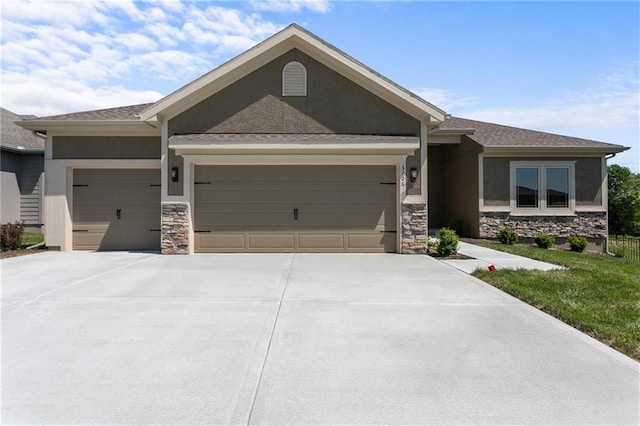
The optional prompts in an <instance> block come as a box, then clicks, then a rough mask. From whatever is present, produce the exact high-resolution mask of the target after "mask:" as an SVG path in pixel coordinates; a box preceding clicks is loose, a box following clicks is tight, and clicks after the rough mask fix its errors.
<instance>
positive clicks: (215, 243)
mask: <svg viewBox="0 0 640 426" xmlns="http://www.w3.org/2000/svg"><path fill="white" fill-rule="evenodd" d="M244 240H245V234H244V232H242V233H237V232H236V233H232V232H222V233H219V234H209V233H197V234H196V243H195V249H196V251H199V252H204V253H207V252H208V253H215V252H233V251H244V249H245V241H244Z"/></svg>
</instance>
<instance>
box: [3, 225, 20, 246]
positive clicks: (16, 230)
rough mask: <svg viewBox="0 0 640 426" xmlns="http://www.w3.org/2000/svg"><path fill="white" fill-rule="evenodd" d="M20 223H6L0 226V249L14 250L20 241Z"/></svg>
mask: <svg viewBox="0 0 640 426" xmlns="http://www.w3.org/2000/svg"><path fill="white" fill-rule="evenodd" d="M23 231H24V225H23V224H22V223H19V222H16V223H7V224H6V225H2V226H0V251H9V250H16V249H18V248H19V247H20V243H21V242H22V232H23Z"/></svg>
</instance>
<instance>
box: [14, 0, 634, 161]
mask: <svg viewBox="0 0 640 426" xmlns="http://www.w3.org/2000/svg"><path fill="white" fill-rule="evenodd" d="M1 12H2V99H1V104H2V106H3V107H4V108H7V109H10V110H12V111H14V112H16V113H20V114H36V115H40V116H44V115H50V114H58V113H64V112H72V111H82V110H87V109H97V108H107V107H113V106H122V105H130V104H135V103H142V102H153V101H155V100H157V99H159V98H160V97H162V96H165V95H167V94H169V93H171V92H172V91H174V90H176V89H177V88H179V87H181V86H183V85H184V84H187V83H188V82H190V81H192V80H193V79H195V78H197V77H199V76H200V75H202V74H204V73H206V72H207V71H209V70H210V69H212V68H214V67H216V66H217V65H220V64H221V63H223V62H225V61H227V60H228V59H230V58H232V57H233V56H235V55H237V54H239V53H241V52H243V51H244V50H246V49H248V48H249V47H251V46H253V45H255V44H256V43H258V42H260V41H262V40H264V39H265V38H267V37H269V36H270V35H272V34H274V33H275V32H277V31H279V30H280V29H282V28H284V27H285V26H287V25H288V24H290V23H292V22H296V23H298V24H300V25H302V26H304V27H305V28H307V29H308V30H310V31H311V32H313V33H315V34H316V35H318V36H320V37H321V38H323V39H325V40H326V41H327V42H329V43H331V44H333V45H335V46H336V47H338V48H339V49H341V50H343V51H344V52H346V53H348V54H349V55H351V56H353V57H355V58H356V59H358V60H359V61H361V62H363V63H364V64H366V65H368V66H370V67H371V68H373V69H375V70H376V71H378V72H380V73H382V74H383V75H385V76H387V77H388V78H390V79H392V80H394V81H395V82H396V83H398V84H400V85H402V86H404V87H406V88H407V89H409V90H412V91H414V92H415V93H417V94H419V95H421V96H422V97H424V98H425V99H427V100H429V101H430V102H432V103H434V104H436V105H438V106H439V107H441V108H443V109H445V110H446V111H447V112H449V113H451V114H453V115H455V116H460V117H465V118H471V119H478V120H483V121H490V122H496V123H501V124H507V125H513V126H517V127H525V128H530V129H536V130H543V131H549V132H553V133H560V134H567V135H571V136H578V137H584V138H589V139H595V140H601V141H605V142H612V143H618V144H622V145H626V146H631V147H632V149H631V150H630V151H627V152H625V153H623V154H618V156H617V157H615V158H614V159H613V160H612V162H614V163H618V164H621V165H624V166H627V167H629V168H631V169H632V170H633V171H635V172H640V147H639V142H638V140H639V138H640V135H639V132H640V106H639V98H640V86H639V85H640V83H639V80H640V78H639V74H640V71H639V70H640V45H639V40H640V6H639V3H638V2H635V1H626V2H444V1H442V2H412V1H397V2H384V1H373V2H364V1H360V2H341V1H340V2H330V1H325V0H318V1H313V0H285V1H281V0H273V1H246V2H229V1H225V2H210V1H189V0H181V1H179V0H166V1H164V0H153V1H151V0H150V1H141V2H137V1H132V0H106V1H104V0H77V1H65V0H56V1H43V0H31V1H29V0H3V1H2V6H1Z"/></svg>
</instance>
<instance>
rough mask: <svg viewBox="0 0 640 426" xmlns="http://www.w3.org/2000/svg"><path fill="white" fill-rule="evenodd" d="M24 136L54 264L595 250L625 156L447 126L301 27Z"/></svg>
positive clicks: (556, 139) (458, 123) (37, 122)
mask: <svg viewBox="0 0 640 426" xmlns="http://www.w3.org/2000/svg"><path fill="white" fill-rule="evenodd" d="M20 125H21V126H23V127H24V128H26V129H30V130H37V131H40V132H46V134H47V145H46V165H47V168H46V169H47V173H46V217H45V224H46V225H47V226H46V227H45V229H46V232H45V240H46V244H47V245H48V246H49V247H57V248H60V249H62V250H93V249H126V250H138V249H140V250H141V249H161V250H162V252H163V253H193V252H401V253H424V251H425V246H426V240H427V230H428V228H434V227H439V226H444V225H449V224H451V223H452V222H454V221H456V223H457V224H461V225H462V228H463V231H464V233H465V234H467V235H471V236H481V237H493V236H495V235H496V233H497V232H498V230H499V229H500V228H501V227H504V226H510V227H513V228H515V229H517V230H518V232H519V233H520V234H521V235H526V236H533V235H534V234H536V233H538V232H547V233H550V234H553V235H556V236H559V237H564V236H567V235H570V234H581V235H585V236H587V237H589V238H590V239H591V240H592V241H593V242H595V243H598V242H600V241H602V239H603V238H604V237H605V236H606V235H607V223H606V222H607V194H606V188H607V183H606V157H605V156H606V155H609V154H615V153H617V152H621V151H623V150H625V149H626V148H624V147H622V146H620V145H612V144H605V143H601V142H594V141H588V140H582V139H577V138H569V137H564V136H557V135H551V134H546V133H540V132H534V131H529V130H523V129H516V128H511V127H506V126H500V125H495V124H488V123H482V122H478V121H471V120H465V119H462V118H455V117H450V116H449V115H447V114H446V113H445V112H444V111H443V110H442V109H440V108H438V107H436V106H434V105H432V104H430V103H429V102H427V101H425V100H423V99H420V98H419V97H417V96H416V95H414V94H413V93H411V92H409V91H407V90H405V89H403V88H402V87H400V86H398V85H397V84H395V83H393V82H392V81H390V80H388V79H386V78H384V77H383V76H381V75H379V74H378V73H376V72H375V71H373V70H371V69H369V68H367V67H366V66H364V65H363V64H361V63H359V62H358V61H356V60H355V59H353V58H351V57H349V56H348V55H346V54H344V53H343V52H341V51H339V50H338V49H336V48H335V47H333V46H331V45H329V44H327V43H326V42H324V41H323V40H321V39H319V38H318V37H316V36H315V35H313V34H311V33H309V32H307V31H306V30H304V29H302V28H300V27H299V26H297V25H291V26H289V27H287V28H286V29H285V30H283V31H281V32H279V33H278V34H276V35H274V36H273V37H271V38H269V39H267V40H266V41H264V42H262V43H260V44H259V45H257V46H255V47H254V48H252V49H250V50H248V51H247V52H245V53H243V54H241V55H239V56H237V57H236V58H234V59H232V60H231V61H229V62H227V63H225V64H223V65H221V66H220V67H218V68H216V69H214V70H213V71H211V72H209V73H208V74H206V75H204V76H202V77H200V78H198V79H197V80H195V81H193V82H192V83H190V84H188V85H186V86H184V87H183V88H181V89H179V90H177V91H176V92H174V93H172V94H170V95H169V96H167V97H165V98H163V99H161V100H160V101H158V102H156V103H153V104H145V105H133V106H127V107H121V108H112V109H106V110H99V111H88V112H81V113H75V114H65V115H58V116H53V117H44V118H38V119H32V120H24V121H23V122H21V123H20Z"/></svg>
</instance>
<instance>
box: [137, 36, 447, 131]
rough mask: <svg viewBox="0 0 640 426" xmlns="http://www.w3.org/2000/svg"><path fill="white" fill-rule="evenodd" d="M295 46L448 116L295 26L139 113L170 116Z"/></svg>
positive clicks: (423, 111)
mask: <svg viewBox="0 0 640 426" xmlns="http://www.w3.org/2000/svg"><path fill="white" fill-rule="evenodd" d="M292 48H298V49H299V50H301V51H302V52H304V53H306V54H308V55H309V56H311V57H313V58H314V59H316V60H318V61H319V62H321V63H323V64H324V65H326V66H328V67H329V68H331V69H334V70H336V71H338V72H340V73H341V74H342V75H343V76H344V77H346V78H348V79H350V80H352V81H354V82H355V83H357V84H359V85H360V86H362V87H364V88H365V89H367V90H369V91H370V92H372V93H374V94H375V95H377V96H379V97H381V98H382V99H384V100H385V101H387V102H389V103H391V104H392V105H394V106H396V107H398V108H399V109H401V110H402V111H404V112H406V113H407V114H409V115H411V116H413V117H415V118H417V119H420V120H422V119H424V118H426V117H431V118H432V119H435V120H437V121H439V122H441V121H444V120H445V118H446V117H447V114H446V112H444V111H443V110H441V109H439V108H437V107H436V106H434V105H431V104H429V103H427V102H425V101H421V100H419V99H418V98H415V97H413V96H411V95H410V94H409V93H407V92H405V91H403V90H401V89H399V88H398V87H396V86H395V85H393V84H391V83H390V82H388V81H386V80H385V79H383V78H381V77H380V76H379V75H377V74H375V73H373V72H372V71H370V70H369V69H367V68H365V67H363V66H362V65H360V64H359V63H357V62H355V61H354V60H352V59H350V58H348V57H346V56H345V55H344V54H342V53H341V52H338V51H336V50H334V49H332V48H330V47H329V46H327V45H325V44H324V43H322V42H321V41H320V40H318V39H316V38H315V37H312V36H310V35H308V34H306V33H305V32H303V31H300V30H299V29H297V28H295V27H292V28H289V29H287V30H284V31H282V32H281V33H279V34H276V35H275V36H273V37H272V38H270V39H267V40H265V41H264V42H262V43H261V44H258V45H257V46H255V47H253V48H252V49H249V50H248V51H246V52H245V53H242V54H240V55H239V56H237V57H235V58H234V59H231V60H230V61H228V62H226V63H225V64H223V65H221V66H220V67H218V68H216V69H214V70H213V71H210V72H209V73H207V74H205V75H204V76H202V77H200V78H199V79H197V80H194V81H193V82H191V83H189V84H188V85H186V86H184V87H183V88H181V89H178V90H177V91H176V92H174V93H172V94H170V95H169V96H167V97H165V98H164V99H161V100H160V101H158V102H157V103H156V104H154V105H152V106H151V107H149V108H148V109H146V110H145V111H142V112H141V113H140V119H141V120H143V121H146V120H150V119H153V118H154V117H155V116H157V115H158V114H161V115H162V117H164V118H165V119H171V118H173V117H175V116H176V115H178V114H179V113H181V112H182V111H184V110H186V109H188V108H189V107H191V106H193V105H195V104H197V103H198V102H201V101H203V100H204V99H206V98H208V97H209V96H212V95H213V94H215V93H217V92H219V91H220V90H222V89H224V88H225V87H227V86H229V85H231V84H232V83H234V82H236V81H238V80H239V79H240V78H242V77H244V76H246V75H248V74H249V73H251V72H252V71H255V70H256V69H258V68H260V67H261V66H263V65H266V64H267V63H269V62H270V61H271V60H273V59H275V58H277V57H278V56H280V55H282V54H284V53H285V52H287V51H288V50H290V49H292Z"/></svg>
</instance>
